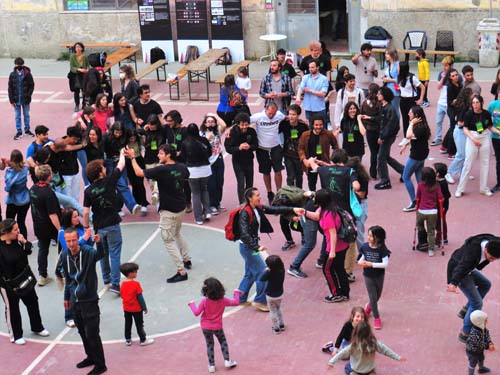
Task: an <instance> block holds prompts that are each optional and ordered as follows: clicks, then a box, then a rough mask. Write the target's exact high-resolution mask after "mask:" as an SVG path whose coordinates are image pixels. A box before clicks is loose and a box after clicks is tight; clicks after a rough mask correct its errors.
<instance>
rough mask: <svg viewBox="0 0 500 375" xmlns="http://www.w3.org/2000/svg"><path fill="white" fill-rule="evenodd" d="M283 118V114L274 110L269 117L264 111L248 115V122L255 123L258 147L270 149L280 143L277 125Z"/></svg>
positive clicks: (278, 125)
mask: <svg viewBox="0 0 500 375" xmlns="http://www.w3.org/2000/svg"><path fill="white" fill-rule="evenodd" d="M284 119H285V115H284V114H283V113H281V112H280V111H278V112H276V114H275V115H274V117H273V118H272V119H271V118H269V117H267V115H266V111H262V112H259V113H256V114H254V115H252V117H250V123H252V124H255V125H256V127H255V131H256V132H257V140H258V141H259V147H260V148H267V149H271V148H273V147H275V146H278V145H279V144H280V137H279V127H280V122H281V121H282V120H284Z"/></svg>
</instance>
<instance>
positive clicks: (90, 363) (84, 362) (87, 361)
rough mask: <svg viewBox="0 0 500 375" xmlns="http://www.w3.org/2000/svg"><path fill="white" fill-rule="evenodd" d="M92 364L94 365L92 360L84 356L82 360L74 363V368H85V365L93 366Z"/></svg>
mask: <svg viewBox="0 0 500 375" xmlns="http://www.w3.org/2000/svg"><path fill="white" fill-rule="evenodd" d="M93 365H94V361H93V360H91V359H90V358H85V359H84V360H83V361H81V362H78V363H77V364H76V368H85V367H89V366H93Z"/></svg>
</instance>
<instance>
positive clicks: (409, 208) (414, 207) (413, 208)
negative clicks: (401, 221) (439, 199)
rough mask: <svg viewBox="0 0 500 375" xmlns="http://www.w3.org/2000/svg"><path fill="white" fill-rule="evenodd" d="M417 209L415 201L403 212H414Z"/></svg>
mask: <svg viewBox="0 0 500 375" xmlns="http://www.w3.org/2000/svg"><path fill="white" fill-rule="evenodd" d="M416 209H417V202H416V201H413V202H411V203H410V205H409V206H408V207H405V208H403V212H412V211H415V210H416Z"/></svg>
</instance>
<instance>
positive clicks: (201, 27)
mask: <svg viewBox="0 0 500 375" xmlns="http://www.w3.org/2000/svg"><path fill="white" fill-rule="evenodd" d="M175 14H176V17H177V39H205V40H208V23H207V2H206V0H189V1H183V0H176V1H175Z"/></svg>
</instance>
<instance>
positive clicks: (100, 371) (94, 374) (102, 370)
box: [87, 366, 108, 375]
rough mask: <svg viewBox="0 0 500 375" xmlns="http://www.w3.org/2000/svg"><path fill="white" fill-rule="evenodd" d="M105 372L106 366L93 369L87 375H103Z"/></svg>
mask: <svg viewBox="0 0 500 375" xmlns="http://www.w3.org/2000/svg"><path fill="white" fill-rule="evenodd" d="M106 371H108V368H107V367H106V366H104V367H97V366H96V367H94V368H93V369H92V370H91V371H90V372H89V373H88V374H87V375H100V374H104V373H105V372H106Z"/></svg>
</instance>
